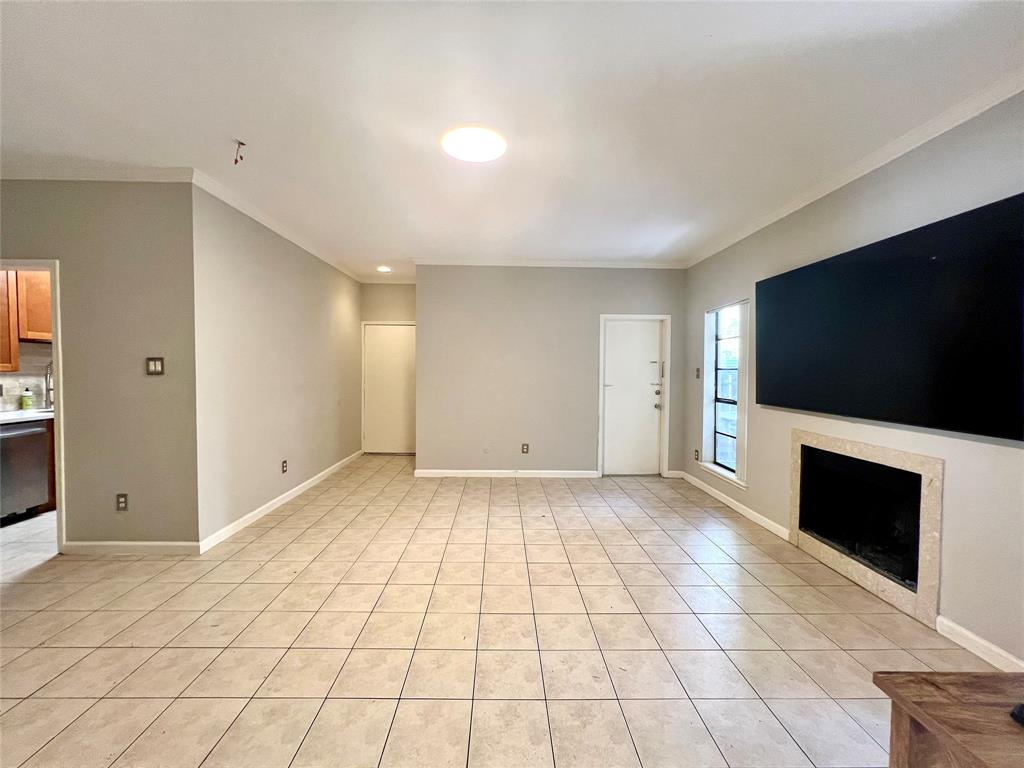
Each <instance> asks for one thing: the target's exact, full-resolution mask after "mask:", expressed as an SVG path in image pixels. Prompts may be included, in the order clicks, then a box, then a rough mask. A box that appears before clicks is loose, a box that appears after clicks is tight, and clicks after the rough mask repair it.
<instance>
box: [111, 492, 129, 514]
mask: <svg viewBox="0 0 1024 768" xmlns="http://www.w3.org/2000/svg"><path fill="white" fill-rule="evenodd" d="M114 498H115V502H114V503H115V507H114V508H115V509H116V510H117V511H118V512H127V511H128V494H127V493H119V494H117V496H115V497H114Z"/></svg>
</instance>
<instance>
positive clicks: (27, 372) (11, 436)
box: [0, 259, 66, 551]
mask: <svg viewBox="0 0 1024 768" xmlns="http://www.w3.org/2000/svg"><path fill="white" fill-rule="evenodd" d="M61 370H62V366H61V334H60V268H59V263H58V262H57V260H54V259H40V260H13V259H3V260H0V386H2V388H3V389H2V393H0V448H2V450H0V453H2V457H0V475H2V476H0V486H2V490H0V524H2V525H3V528H4V540H5V542H11V543H12V544H15V543H16V542H24V545H25V546H26V547H31V546H35V547H37V548H38V546H40V545H42V543H43V542H44V540H46V539H48V543H55V544H56V549H57V551H63V549H64V546H65V542H66V535H65V512H66V510H65V504H64V482H63V465H64V462H63V454H64V451H63V445H64V436H63V432H64V431H63V407H62V393H63V386H62V378H61Z"/></svg>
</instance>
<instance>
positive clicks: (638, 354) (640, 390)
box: [602, 318, 663, 475]
mask: <svg viewBox="0 0 1024 768" xmlns="http://www.w3.org/2000/svg"><path fill="white" fill-rule="evenodd" d="M604 322H605V325H604V375H603V381H602V385H603V388H604V436H603V441H602V444H603V448H604V472H605V474H608V475H656V474H658V472H659V471H660V468H661V410H660V408H661V404H662V396H661V393H662V392H663V387H662V380H661V374H662V321H661V320H618V319H611V318H608V319H606V320H605V321H604Z"/></svg>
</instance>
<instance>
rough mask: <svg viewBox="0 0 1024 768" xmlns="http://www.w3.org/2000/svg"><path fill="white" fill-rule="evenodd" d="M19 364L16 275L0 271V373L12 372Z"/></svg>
mask: <svg viewBox="0 0 1024 768" xmlns="http://www.w3.org/2000/svg"><path fill="white" fill-rule="evenodd" d="M20 364H21V360H20V355H19V351H18V288H17V276H16V274H15V273H14V272H3V271H0V373H13V372H14V371H17V370H18V368H19V367H20Z"/></svg>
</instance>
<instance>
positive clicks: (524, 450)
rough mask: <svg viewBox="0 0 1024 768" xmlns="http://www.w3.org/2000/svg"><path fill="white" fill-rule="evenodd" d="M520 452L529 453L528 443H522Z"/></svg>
mask: <svg viewBox="0 0 1024 768" xmlns="http://www.w3.org/2000/svg"><path fill="white" fill-rule="evenodd" d="M522 451H523V453H529V452H530V444H529V443H523V448H522Z"/></svg>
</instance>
